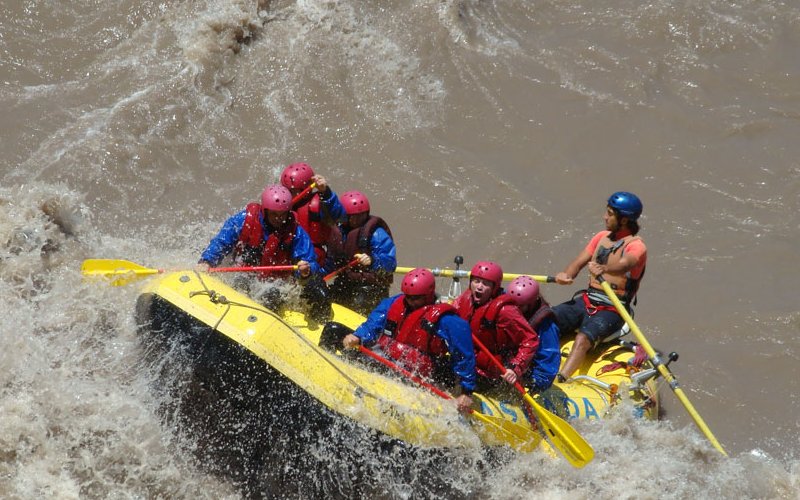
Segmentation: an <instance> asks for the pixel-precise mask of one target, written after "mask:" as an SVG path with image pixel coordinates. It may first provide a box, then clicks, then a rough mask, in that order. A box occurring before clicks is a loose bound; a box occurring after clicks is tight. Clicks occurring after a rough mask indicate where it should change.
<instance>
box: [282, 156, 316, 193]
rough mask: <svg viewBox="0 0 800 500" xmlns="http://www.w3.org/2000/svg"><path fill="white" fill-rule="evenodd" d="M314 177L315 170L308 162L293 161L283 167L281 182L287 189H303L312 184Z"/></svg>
mask: <svg viewBox="0 0 800 500" xmlns="http://www.w3.org/2000/svg"><path fill="white" fill-rule="evenodd" d="M312 177H314V170H312V169H311V165H309V164H308V163H292V164H291V165H289V166H288V167H286V168H284V169H283V173H282V174H281V184H283V186H284V187H285V188H287V189H296V190H298V191H302V190H303V189H305V188H307V187H308V185H309V184H311V178H312Z"/></svg>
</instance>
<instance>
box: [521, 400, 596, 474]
mask: <svg viewBox="0 0 800 500" xmlns="http://www.w3.org/2000/svg"><path fill="white" fill-rule="evenodd" d="M523 396H524V397H525V401H527V402H528V404H530V406H531V409H532V410H533V413H535V414H536V420H538V422H539V425H540V426H541V427H542V429H543V430H544V432H545V434H546V436H547V437H548V438H549V439H550V442H551V443H552V444H553V446H555V447H556V448H557V449H558V451H560V452H561V454H562V455H564V458H566V459H567V461H568V462H569V463H571V464H572V465H573V466H574V467H577V468H581V467H583V466H584V465H586V464H588V463H589V462H591V461H592V459H593V458H594V449H592V446H591V445H590V444H589V443H587V442H586V440H585V439H583V436H581V435H580V434H578V431H576V430H575V429H574V428H573V427H572V426H571V425H569V424H568V423H567V422H566V420H564V419H562V418H561V417H559V416H557V415H554V414H553V413H550V412H549V411H548V410H547V409H546V408H545V407H544V406H542V405H540V404H539V403H538V402H537V401H536V400H535V399H533V398H532V397H531V395H530V394H528V393H527V392H525V393H524V394H523Z"/></svg>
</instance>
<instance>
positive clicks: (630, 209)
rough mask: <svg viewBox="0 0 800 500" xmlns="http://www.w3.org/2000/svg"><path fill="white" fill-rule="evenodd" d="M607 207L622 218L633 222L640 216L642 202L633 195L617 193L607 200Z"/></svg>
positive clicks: (623, 192)
mask: <svg viewBox="0 0 800 500" xmlns="http://www.w3.org/2000/svg"><path fill="white" fill-rule="evenodd" d="M608 206H609V207H611V208H613V209H614V210H616V211H617V212H619V214H620V215H622V216H623V217H629V218H631V219H633V220H636V219H638V218H639V216H640V215H642V208H643V207H642V200H640V199H639V197H638V196H636V195H635V194H633V193H629V192H627V191H617V192H616V193H614V194H612V195H611V196H610V197H609V198H608Z"/></svg>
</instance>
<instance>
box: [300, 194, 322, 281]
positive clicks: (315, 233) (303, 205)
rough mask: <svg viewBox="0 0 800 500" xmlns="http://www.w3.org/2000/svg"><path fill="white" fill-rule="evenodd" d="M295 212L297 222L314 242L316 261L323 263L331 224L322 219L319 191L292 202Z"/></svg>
mask: <svg viewBox="0 0 800 500" xmlns="http://www.w3.org/2000/svg"><path fill="white" fill-rule="evenodd" d="M293 208H294V210H295V212H297V223H298V224H300V226H301V227H302V228H303V229H305V230H306V232H307V233H308V235H309V236H310V237H311V243H313V244H314V252H316V254H317V262H319V265H320V266H322V265H324V264H325V257H326V255H327V251H326V247H325V244H326V243H327V242H328V240H329V239H330V237H331V226H330V225H328V224H326V223H325V221H324V220H323V219H324V217H323V213H322V200H320V198H319V193H313V194H312V195H310V196H309V195H306V196H304V197H303V198H302V199H300V200H299V201H298V202H297V203H295V204H294V207H293Z"/></svg>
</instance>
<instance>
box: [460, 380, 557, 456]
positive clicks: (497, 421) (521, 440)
mask: <svg viewBox="0 0 800 500" xmlns="http://www.w3.org/2000/svg"><path fill="white" fill-rule="evenodd" d="M473 398H474V399H475V400H476V401H477V402H482V401H483V400H484V398H483V396H481V395H480V394H477V393H476V394H473ZM479 406H480V405H479ZM470 417H472V418H473V419H474V420H475V421H478V422H480V423H481V429H482V430H483V432H485V433H486V434H488V435H490V436H492V437H493V438H494V440H495V441H497V442H499V443H503V444H506V445H508V446H509V447H511V448H513V449H515V450H517V451H519V452H522V453H530V452H532V451H533V450H535V449H536V448H538V447H539V446H540V445H541V444H542V436H541V434H539V432H538V431H537V430H536V429H535V428H533V427H526V426H524V425H520V424H518V423H516V422H512V421H511V420H508V419H506V418H504V417H498V416H495V415H487V414H485V413H481V412H479V411H478V410H473V411H472V412H471V413H470ZM476 430H477V429H476ZM478 432H480V431H478ZM543 449H544V450H545V451H549V452H552V450H551V449H550V448H543Z"/></svg>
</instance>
